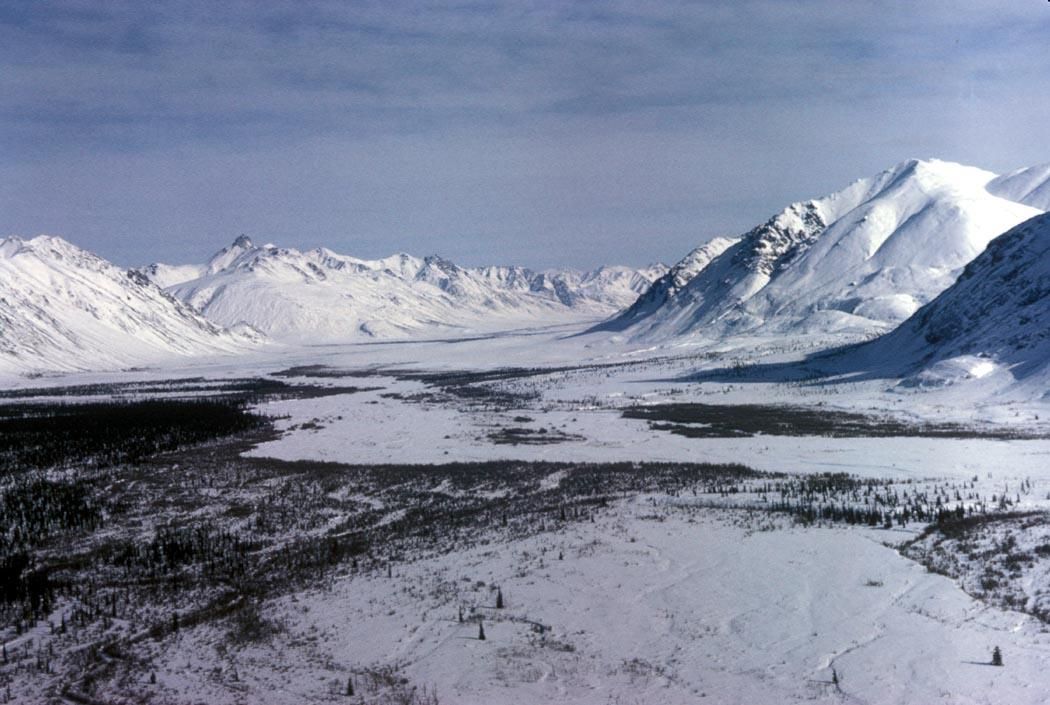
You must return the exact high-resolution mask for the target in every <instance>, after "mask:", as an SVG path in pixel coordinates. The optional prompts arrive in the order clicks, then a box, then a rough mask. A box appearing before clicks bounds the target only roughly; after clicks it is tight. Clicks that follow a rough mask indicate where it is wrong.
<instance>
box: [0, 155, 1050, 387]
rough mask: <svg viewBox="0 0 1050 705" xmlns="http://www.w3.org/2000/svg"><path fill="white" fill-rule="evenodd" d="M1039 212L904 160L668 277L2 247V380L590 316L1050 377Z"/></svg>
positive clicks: (265, 251)
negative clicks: (138, 262)
mask: <svg viewBox="0 0 1050 705" xmlns="http://www.w3.org/2000/svg"><path fill="white" fill-rule="evenodd" d="M1048 207H1050V165H1044V166H1036V167H1029V168H1026V169H1021V170H1018V171H1015V172H1012V173H1010V174H1006V175H1003V176H996V175H995V174H993V173H991V172H988V171H984V170H982V169H977V168H974V167H969V166H963V165H960V164H954V163H951V162H943V161H937V160H925V161H921V160H909V161H906V162H903V163H901V164H898V165H896V166H895V167H893V168H891V169H888V170H886V171H884V172H881V173H879V174H876V175H875V176H873V177H870V178H866V179H861V180H859V181H856V182H854V183H853V184H851V185H849V186H848V187H846V188H845V189H843V190H841V191H838V192H836V193H833V194H831V195H829V196H825V197H823V198H818V199H813V200H809V201H803V202H799V203H795V204H792V205H790V206H788V207H787V208H785V209H784V210H783V211H781V212H780V213H777V214H776V215H774V216H773V217H772V218H770V219H768V220H767V221H766V222H764V223H762V224H760V225H758V226H756V227H755V228H753V229H751V230H750V231H748V232H747V233H744V234H743V235H740V236H738V237H727V238H716V239H714V240H711V241H709V242H706V243H704V244H702V245H701V246H700V247H697V248H696V249H694V250H693V251H691V252H690V253H689V254H688V255H686V257H684V258H683V259H682V260H681V261H679V262H678V263H676V264H675V265H674V266H672V267H670V268H667V267H665V266H663V265H652V266H649V267H644V268H639V269H634V268H630V267H611V266H610V267H600V268H598V269H595V270H592V271H588V272H578V271H573V270H547V271H534V270H530V269H527V268H523V267H512V266H490V267H461V266H459V265H457V264H455V263H453V262H450V261H448V260H446V259H442V258H440V257H436V256H430V257H423V258H419V257H414V256H412V255H408V254H396V255H393V256H390V257H387V258H384V259H379V260H365V259H358V258H355V257H351V256H348V255H342V254H338V253H336V252H333V251H331V250H328V249H325V248H317V249H313V250H306V251H300V250H296V249H290V248H282V247H278V246H275V245H269V244H267V245H262V246H259V245H256V244H255V243H253V242H252V241H251V239H250V238H248V237H244V236H242V237H239V238H237V239H236V240H235V241H234V242H233V243H232V244H231V245H229V246H228V247H225V248H223V249H222V250H220V251H219V252H218V253H216V254H215V255H214V256H213V257H212V258H211V259H209V260H208V261H207V262H204V263H202V264H189V265H186V264H183V265H167V264H160V263H157V264H152V265H149V266H146V267H142V268H139V269H130V270H128V269H123V268H120V267H117V266H115V265H113V264H111V263H109V262H107V261H106V260H104V259H102V258H100V257H98V256H97V255H94V254H92V253H90V252H87V251H85V250H82V249H80V248H78V247H76V246H74V245H72V244H70V243H68V242H66V241H64V240H62V239H61V238H57V237H50V236H40V237H36V238H33V239H31V240H22V239H20V238H17V237H12V238H8V239H6V240H2V241H0V371H4V372H23V373H24V372H27V371H34V370H78V369H101V368H107V369H110V368H121V367H127V366H132V365H138V364H146V363H152V362H155V361H157V362H159V361H163V360H166V359H170V358H172V357H173V356H187V355H211V354H236V353H241V352H244V351H247V350H250V349H253V348H256V347H258V346H259V345H264V344H267V343H268V342H277V343H282V344H289V345H296V344H314V343H334V342H353V341H359V340H368V339H405V338H409V339H412V338H415V339H418V338H421V337H422V338H429V337H449V336H458V335H463V334H472V333H484V332H493V331H497V330H506V329H510V328H521V327H527V326H539V325H551V324H558V323H574V324H581V323H585V322H588V321H594V320H599V319H604V320H602V321H601V322H600V323H598V324H597V325H595V326H594V327H592V328H591V329H590V330H589V333H590V334H592V335H598V334H601V335H604V336H605V337H607V338H611V339H614V340H620V341H628V342H631V343H638V344H644V345H654V344H655V345H660V344H665V343H670V344H674V343H677V342H679V341H682V340H689V341H694V340H700V341H703V340H710V341H721V340H724V339H726V338H727V337H732V336H736V335H741V334H743V335H748V336H756V335H757V336H769V337H770V338H777V337H780V336H793V335H812V336H815V339H816V340H818V341H823V342H821V343H820V344H822V345H824V346H826V347H828V346H832V345H834V344H835V343H836V341H837V340H840V339H841V338H840V337H837V336H839V334H841V333H851V334H852V333H862V334H864V335H865V336H868V337H875V336H877V335H881V334H886V333H888V335H883V337H881V338H878V339H877V340H875V341H874V342H871V343H867V344H864V345H859V346H854V347H852V348H850V349H849V350H847V351H844V352H842V353H841V354H836V355H837V357H836V358H835V359H837V360H840V361H841V360H842V359H845V358H843V357H842V356H843V355H847V356H849V360H850V363H849V364H848V365H846V367H850V366H851V365H852V366H854V367H856V368H857V369H860V368H861V367H864V366H867V367H868V368H872V367H877V366H879V365H881V366H882V367H883V368H886V369H888V367H893V368H894V370H895V373H899V374H901V375H910V376H911V378H912V379H916V380H920V381H921V380H926V381H929V380H933V379H943V378H944V374H942V373H944V372H945V371H946V370H947V371H949V372H950V371H951V370H953V369H956V370H962V372H961V373H960V374H962V375H963V376H981V375H982V374H985V373H986V372H987V371H988V370H1004V369H1005V370H1009V371H1010V374H1011V375H1013V377H1015V378H1018V379H1021V378H1025V379H1043V378H1044V377H1046V378H1050V373H1048V372H1047V360H1048V357H1050V343H1048V342H1047V338H1048V335H1050V334H1048V332H1047V331H1048V329H1050V325H1048V324H1050V319H1048V314H1047V308H1048V304H1047V293H1048V292H1050V282H1048V279H1050V264H1048V262H1047V259H1048V256H1050V254H1048V248H1047V242H1048V237H1050V224H1048V221H1047V217H1046V216H1044V215H1043V213H1044V211H1045V210H1046V209H1047V208H1048ZM1003 233H1005V234H1003ZM1000 235H1001V236H1000ZM889 331H893V332H892V333H889ZM889 362H892V365H890V364H889ZM884 363H886V364H884ZM952 366H954V367H952ZM931 370H932V372H931ZM926 372H929V373H930V374H929V375H927V376H926V377H923V375H924V374H925V373H926ZM949 376H950V375H949ZM923 383H925V382H923Z"/></svg>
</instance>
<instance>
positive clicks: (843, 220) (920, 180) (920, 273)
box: [606, 160, 1040, 340]
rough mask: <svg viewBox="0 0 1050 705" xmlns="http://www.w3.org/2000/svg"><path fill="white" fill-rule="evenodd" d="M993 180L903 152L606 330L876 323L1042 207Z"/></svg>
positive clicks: (896, 317)
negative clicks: (995, 188)
mask: <svg viewBox="0 0 1050 705" xmlns="http://www.w3.org/2000/svg"><path fill="white" fill-rule="evenodd" d="M1036 177H1038V175H1036ZM994 178H995V175H994V174H992V173H990V172H987V171H984V170H981V169H976V168H973V167H968V166H962V165H960V164H953V163H950V162H942V161H935V160H933V161H918V160H911V161H907V162H904V163H902V164H899V165H897V166H896V167H894V168H892V169H889V170H887V171H884V172H882V173H881V174H878V175H877V176H874V177H872V178H868V179H862V180H860V181H857V182H855V183H854V184H852V185H851V186H849V187H848V188H846V189H844V190H842V191H839V192H838V193H835V194H832V195H830V196H827V197H825V198H820V199H817V200H812V201H806V202H803V203H796V204H793V205H791V206H789V207H788V208H786V209H785V210H784V211H782V212H781V213H779V214H778V215H776V216H774V217H773V218H771V219H770V220H769V221H767V222H766V223H764V224H763V225H760V226H758V227H757V228H755V229H754V230H752V231H751V232H749V233H747V234H746V235H744V236H743V237H742V238H741V240H740V241H739V242H737V243H736V244H734V245H732V246H731V247H729V248H728V249H725V251H724V252H722V253H721V254H720V255H718V256H716V257H714V259H713V260H711V261H710V262H709V263H707V265H706V266H704V267H703V268H701V269H699V270H698V271H697V273H696V275H695V276H693V277H692V279H691V280H690V281H688V283H686V284H685V285H684V286H677V287H676V288H675V290H674V291H672V292H670V293H669V294H668V295H666V296H664V295H663V294H662V293H661V292H650V293H647V294H646V295H644V296H643V301H644V300H645V299H646V298H647V297H651V298H653V299H655V300H661V299H666V300H664V301H663V303H662V304H661V305H658V306H646V305H643V304H642V301H640V302H639V304H638V307H632V309H629V311H628V312H626V313H625V314H623V315H622V316H620V317H619V318H617V319H614V321H612V322H611V323H610V324H607V326H606V327H607V328H613V329H624V328H625V329H626V333H627V335H628V336H630V337H631V338H633V339H636V340H662V339H667V338H674V337H677V336H702V337H704V338H709V339H711V338H718V337H723V336H726V335H731V334H737V333H743V332H755V331H759V332H761V333H764V334H772V335H783V334H806V333H811V332H817V333H835V332H844V331H858V332H868V333H870V332H877V331H882V330H886V329H887V328H888V327H890V326H892V325H894V324H897V323H899V322H901V321H903V320H904V319H906V318H907V317H908V316H910V315H911V314H912V313H914V312H915V311H916V310H917V309H918V308H919V307H920V306H922V305H923V304H925V303H926V302H928V301H930V300H931V299H932V298H933V297H935V296H936V295H937V294H939V293H940V292H941V291H943V290H944V289H946V288H947V287H948V286H950V285H951V283H952V282H953V281H954V280H955V277H956V276H957V275H958V274H959V272H960V271H961V270H962V268H963V267H964V266H965V265H966V264H967V263H968V262H969V261H970V260H972V259H973V258H974V257H975V256H976V255H977V254H979V253H980V252H981V251H982V250H983V249H984V247H985V246H986V245H987V244H988V242H989V241H990V240H991V239H992V238H993V237H995V236H996V235H998V234H999V233H1002V232H1003V231H1005V230H1007V229H1008V228H1010V227H1012V226H1014V225H1016V224H1017V223H1019V222H1021V221H1023V220H1026V219H1027V218H1030V217H1032V216H1033V215H1036V214H1037V213H1039V212H1040V211H1039V210H1038V209H1037V208H1034V207H1032V206H1031V205H1024V204H1022V203H1017V202H1015V201H1013V200H1010V199H1009V198H1004V197H1000V196H998V195H994V194H993V193H991V192H990V191H989V185H990V182H992V180H993V179H994ZM1029 181H1031V179H1029ZM1028 185H1029V184H1028V182H1026V184H1025V186H1026V187H1027V186H1028ZM1000 187H1001V188H1000V191H1001V192H1002V193H1004V194H1009V195H1010V196H1017V195H1018V194H1019V193H1020V192H1021V191H1025V188H1021V186H1016V188H1014V189H1006V188H1005V186H1003V185H1002V184H1000ZM1032 202H1033V203H1036V202H1037V201H1032ZM692 257H693V255H692V254H691V255H690V258H692ZM688 259H689V258H687V260H688Z"/></svg>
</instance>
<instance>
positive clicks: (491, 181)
mask: <svg viewBox="0 0 1050 705" xmlns="http://www.w3.org/2000/svg"><path fill="white" fill-rule="evenodd" d="M7 5H8V6H4V7H0V91H2V92H3V94H4V95H5V101H4V104H3V105H2V106H0V150H2V151H3V153H4V154H5V157H7V158H6V159H5V163H4V164H3V165H2V166H0V201H2V203H3V204H4V213H5V216H6V219H5V222H4V223H3V224H2V225H3V228H4V229H5V230H6V231H9V232H22V233H25V234H31V233H34V232H38V231H41V230H49V231H53V232H58V233H60V234H64V235H66V236H68V237H70V238H71V239H73V240H75V241H78V242H81V243H83V244H85V245H87V246H90V247H93V248H95V249H98V250H100V251H101V252H102V253H103V254H106V255H108V256H110V257H113V258H115V259H117V260H119V261H124V262H139V261H145V260H148V259H177V258H185V256H186V251H187V246H188V247H189V248H190V249H193V250H195V251H197V252H198V253H199V256H200V257H203V256H205V254H206V253H207V252H208V251H209V250H210V249H214V248H215V247H217V246H219V245H221V244H222V243H223V241H224V240H225V239H227V238H228V237H230V236H232V235H233V234H236V233H237V232H241V231H249V232H252V233H253V234H256V235H258V236H259V237H260V238H262V239H272V240H275V241H279V242H282V243H284V244H288V245H292V246H302V245H310V244H326V245H329V246H332V247H335V248H336V249H344V250H348V251H352V252H354V253H355V254H360V255H362V256H379V255H383V254H386V253H387V252H389V251H393V250H410V251H417V252H431V251H437V252H441V253H442V254H445V255H447V256H450V257H452V258H454V259H459V260H463V261H466V262H471V261H486V262H492V261H518V262H523V263H526V264H532V265H552V264H556V263H559V262H563V261H564V262H567V263H569V264H576V265H581V266H583V265H593V264H597V263H599V261H603V260H619V261H626V262H633V263H641V262H644V261H649V260H652V259H664V260H673V259H675V258H676V257H678V256H680V255H681V254H683V253H684V252H685V251H687V250H688V249H690V248H691V247H692V246H694V245H695V244H697V243H698V242H701V241H703V240H704V239H707V238H708V237H711V236H714V235H716V234H723V233H733V232H738V231H741V230H743V229H746V228H747V227H749V226H750V225H752V224H754V223H755V222H757V221H759V220H762V219H764V218H765V217H767V216H768V215H769V214H770V213H771V212H772V211H774V210H777V209H779V208H780V207H782V206H783V205H785V204H786V203H787V202H788V201H790V200H793V199H797V198H804V197H808V196H815V195H819V194H822V193H824V192H826V191H828V190H831V189H834V188H837V187H839V186H841V185H843V184H844V183H845V182H847V181H849V180H852V179H853V178H856V177H859V176H862V175H866V174H869V173H872V172H874V171H877V170H879V169H881V168H884V167H886V166H889V165H890V164H892V163H894V162H896V161H899V160H901V159H904V158H906V157H911V156H941V157H944V158H949V159H956V160H960V161H966V162H970V163H975V164H977V165H980V166H985V167H987V168H992V169H996V170H1005V169H1009V168H1012V167H1016V166H1020V165H1022V164H1025V163H1029V162H1040V161H1046V160H1047V159H1048V158H1050V157H1048V156H1047V144H1046V142H1045V138H1043V137H1042V135H1043V130H1042V128H1041V125H1042V121H1043V116H1045V115H1046V114H1048V113H1050V98H1046V97H1045V96H1047V95H1050V92H1048V90H1047V89H1048V88H1050V70H1048V69H1050V57H1048V54H1047V51H1046V49H1045V37H1046V36H1048V31H1050V7H1045V6H1043V5H1037V4H1025V3H1011V4H1007V5H1003V4H1002V3H994V2H976V1H967V0H957V1H955V2H950V3H949V2H941V1H939V0H933V1H931V2H923V3H911V2H908V3H905V2H889V3H841V2H834V1H831V0H827V1H816V0H812V1H802V2H791V3H785V2H773V1H766V2H762V1H750V2H739V3H722V2H699V3H698V2H672V1H670V0H664V1H657V2H652V3H644V4H639V3H634V2H601V3H599V2H579V3H561V2H541V1H536V2H514V3H487V2H475V3H471V2H434V3H411V4H409V3H405V4H402V3H396V2H395V3H391V2H382V3H380V2H375V3H369V2H361V3H358V2H355V3H342V2H312V3H302V2H268V3H263V4H260V3H247V2H245V3H205V2H199V3H143V2H125V3H104V4H100V3H96V2H89V1H87V0H84V1H71V0H67V1H65V2H51V3H8V4H7ZM98 174H105V178H101V179H100V178H98V177H97V175H98ZM176 240H178V241H180V244H178V245H176V244H174V243H175V241H176ZM570 242H571V243H572V245H571V247H570V246H569V245H566V244H565V243H570Z"/></svg>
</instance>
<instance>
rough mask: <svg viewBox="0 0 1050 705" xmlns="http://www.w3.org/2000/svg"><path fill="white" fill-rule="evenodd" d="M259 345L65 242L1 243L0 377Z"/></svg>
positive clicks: (45, 238) (138, 277)
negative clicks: (3, 372)
mask: <svg viewBox="0 0 1050 705" xmlns="http://www.w3.org/2000/svg"><path fill="white" fill-rule="evenodd" d="M253 342H257V339H253V338H252V337H249V336H242V335H239V334H234V333H231V332H229V331H225V330H223V329H222V328H220V327H218V326H216V325H215V324H213V323H210V322H208V321H207V320H205V319H204V318H203V317H201V316H200V315H199V314H198V313H197V312H196V311H194V310H193V309H192V308H190V307H189V306H186V305H185V304H183V303H181V302H180V301H177V300H176V299H174V298H172V297H171V296H169V295H167V294H165V293H164V292H163V291H162V290H161V289H160V288H159V287H157V286H156V285H155V284H153V283H152V282H151V281H149V280H148V279H147V278H146V277H144V276H142V275H141V274H139V273H137V272H129V271H125V270H123V269H121V268H119V267H117V266H115V265H113V264H111V263H110V262H107V261H106V260H104V259H102V258H100V257H98V256H96V255H94V254H92V253H90V252H87V251H85V250H82V249H80V248H78V247H76V246H74V245H71V244H70V243H68V242H66V241H65V240H62V239H61V238H58V237H51V236H39V237H35V238H33V239H31V240H22V239H20V238H17V237H11V238H7V239H5V240H2V241H0V370H3V371H7V372H19V371H21V372H24V371H32V370H83V369H99V368H119V367H124V366H127V365H131V364H141V363H144V362H153V361H158V360H161V359H164V358H168V357H171V356H184V355H201V354H216V353H229V352H237V351H243V350H245V349H246V348H247V347H248V346H249V344H251V343H253Z"/></svg>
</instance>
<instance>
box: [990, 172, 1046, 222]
mask: <svg viewBox="0 0 1050 705" xmlns="http://www.w3.org/2000/svg"><path fill="white" fill-rule="evenodd" d="M988 190H989V191H990V192H992V193H994V194H995V195H996V196H1002V197H1003V198H1009V199H1010V200H1011V201H1017V202H1018V203H1025V204H1027V205H1029V206H1033V207H1035V208H1038V209H1040V210H1044V211H1045V210H1050V164H1040V165H1039V166H1030V167H1027V168H1025V169H1018V170H1017V171H1013V172H1010V173H1009V174H1004V175H1003V176H1000V177H998V178H997V179H993V180H992V181H991V182H990V183H989V184H988Z"/></svg>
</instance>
